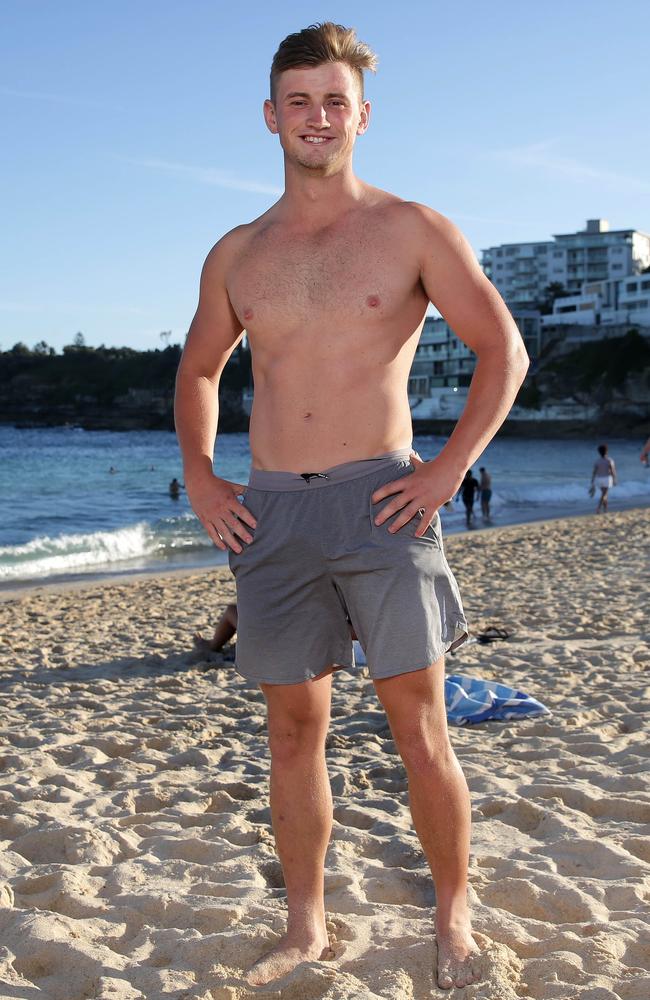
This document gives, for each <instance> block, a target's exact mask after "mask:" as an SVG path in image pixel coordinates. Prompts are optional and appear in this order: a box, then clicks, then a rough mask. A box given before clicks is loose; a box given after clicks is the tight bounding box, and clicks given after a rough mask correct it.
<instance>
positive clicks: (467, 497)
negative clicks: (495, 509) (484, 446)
mask: <svg viewBox="0 0 650 1000" xmlns="http://www.w3.org/2000/svg"><path fill="white" fill-rule="evenodd" d="M478 491H479V484H478V480H477V479H476V478H475V477H474V476H473V475H472V470H471V469H468V470H467V472H466V473H465V478H464V479H463V481H462V483H461V487H460V496H461V499H462V501H463V505H464V507H465V524H466V526H467V527H468V528H471V527H472V522H473V520H474V499H475V497H476V494H477V493H478Z"/></svg>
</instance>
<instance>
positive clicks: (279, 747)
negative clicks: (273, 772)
mask: <svg viewBox="0 0 650 1000" xmlns="http://www.w3.org/2000/svg"><path fill="white" fill-rule="evenodd" d="M325 737H326V729H324V727H323V726H322V725H321V724H320V723H319V722H318V721H317V720H315V719H291V718H290V719H284V720H282V721H276V722H274V723H273V724H270V725H269V749H270V751H271V756H272V758H273V759H274V760H275V761H277V762H286V763H289V762H291V761H292V760H295V759H296V758H297V757H303V756H313V755H314V754H316V753H323V752H324V750H325Z"/></svg>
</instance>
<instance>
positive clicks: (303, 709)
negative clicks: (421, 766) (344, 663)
mask: <svg viewBox="0 0 650 1000" xmlns="http://www.w3.org/2000/svg"><path fill="white" fill-rule="evenodd" d="M261 687H262V690H263V692H264V696H265V698H266V702H267V708H268V731H269V747H270V750H271V818H272V822H273V832H274V834H275V846H276V850H277V852H278V856H279V858H280V863H281V865H282V871H283V873H284V883H285V886H286V889H287V906H288V910H289V914H288V920H287V931H286V934H285V935H284V936H283V937H282V938H281V939H280V941H279V942H278V943H277V945H276V946H275V947H274V948H273V949H272V950H271V951H270V952H269V953H268V954H266V955H264V956H263V957H262V958H261V959H259V961H257V962H256V963H255V965H254V966H253V967H252V969H251V970H250V972H249V973H248V976H247V977H246V978H247V981H248V982H249V984H250V985H251V986H261V985H263V984H265V983H269V982H271V981H272V980H274V979H278V978H279V977H280V976H285V975H287V973H289V972H291V970H292V969H294V968H295V967H296V966H297V965H299V964H300V962H304V961H314V960H315V959H319V958H322V957H324V956H325V955H326V954H327V951H328V946H329V940H328V937H327V930H326V928H325V901H324V866H325V853H326V851H327V845H328V843H329V839H330V835H331V832H332V792H331V788H330V783H329V777H328V774H327V768H326V765H325V737H326V735H327V729H328V726H329V718H330V703H331V690H332V678H331V668H328V670H327V671H326V672H324V673H322V674H320V675H319V676H318V678H316V679H315V680H313V681H305V682H304V683H302V684H262V685H261Z"/></svg>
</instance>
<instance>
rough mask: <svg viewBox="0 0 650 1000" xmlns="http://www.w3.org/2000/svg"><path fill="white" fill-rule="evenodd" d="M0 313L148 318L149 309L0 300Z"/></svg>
mask: <svg viewBox="0 0 650 1000" xmlns="http://www.w3.org/2000/svg"><path fill="white" fill-rule="evenodd" d="M0 312H16V313H101V314H102V315H104V314H105V313H114V314H115V315H117V316H122V315H124V316H150V315H151V310H150V309H142V308H141V307H140V306H126V305H125V306H121V305H115V303H110V304H108V305H94V304H86V303H74V302H16V301H12V300H8V299H1V300H0Z"/></svg>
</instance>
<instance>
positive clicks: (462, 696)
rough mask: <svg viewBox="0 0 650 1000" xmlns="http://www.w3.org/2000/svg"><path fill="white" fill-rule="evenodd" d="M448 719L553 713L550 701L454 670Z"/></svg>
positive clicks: (361, 658) (463, 721)
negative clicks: (549, 706)
mask: <svg viewBox="0 0 650 1000" xmlns="http://www.w3.org/2000/svg"><path fill="white" fill-rule="evenodd" d="M354 659H355V663H357V664H364V663H365V662H366V657H365V653H364V652H363V649H362V647H361V645H360V643H359V642H358V641H357V640H355V642H354ZM445 707H446V709H447V721H448V722H450V723H451V724H452V725H454V726H465V725H473V724H475V723H477V722H486V721H487V720H488V719H520V718H525V717H528V718H531V717H532V716H535V715H550V714H551V713H550V711H549V709H548V708H547V707H546V705H542V703H541V701H537V699H536V698H533V697H532V696H531V695H529V694H524V692H523V691H517V690H516V689H515V688H511V687H508V686H507V685H506V684H499V683H498V682H497V681H486V680H483V678H481V677H467V676H466V675H465V674H450V675H449V677H446V678H445Z"/></svg>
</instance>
